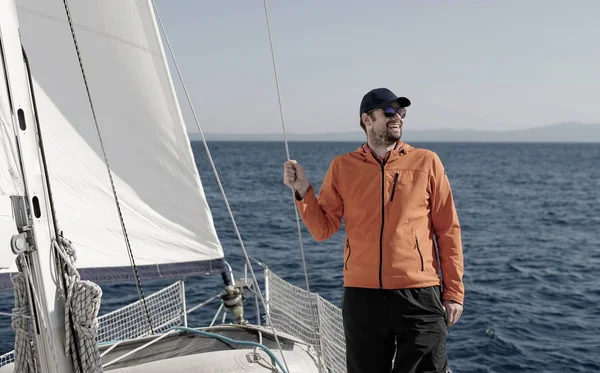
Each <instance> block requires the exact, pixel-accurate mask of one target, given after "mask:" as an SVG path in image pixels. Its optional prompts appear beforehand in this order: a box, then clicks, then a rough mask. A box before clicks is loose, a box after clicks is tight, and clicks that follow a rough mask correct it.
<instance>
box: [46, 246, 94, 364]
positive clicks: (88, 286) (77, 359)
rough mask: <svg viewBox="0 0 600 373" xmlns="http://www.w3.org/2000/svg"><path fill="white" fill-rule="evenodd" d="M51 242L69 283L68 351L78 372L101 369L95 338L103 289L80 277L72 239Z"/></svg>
mask: <svg viewBox="0 0 600 373" xmlns="http://www.w3.org/2000/svg"><path fill="white" fill-rule="evenodd" d="M52 245H53V246H54V248H55V249H56V252H57V253H58V254H59V255H60V259H58V261H59V263H60V264H62V265H60V269H61V270H62V274H63V277H64V280H65V283H66V284H67V291H66V295H65V354H66V355H67V356H71V357H72V361H73V364H74V366H75V371H76V372H77V371H79V372H85V373H88V372H89V373H100V372H102V359H101V357H100V352H99V350H98V346H97V344H96V339H97V336H98V311H100V301H101V299H102V289H101V288H100V287H99V286H98V285H96V284H95V283H93V282H91V281H82V280H81V278H80V276H79V273H78V272H77V269H76V267H75V261H76V255H75V250H74V249H73V246H72V245H71V242H70V241H69V240H67V239H66V238H64V237H63V236H59V237H58V238H57V239H55V240H53V241H52Z"/></svg>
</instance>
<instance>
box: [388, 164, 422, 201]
mask: <svg viewBox="0 0 600 373" xmlns="http://www.w3.org/2000/svg"><path fill="white" fill-rule="evenodd" d="M385 188H386V189H387V196H388V197H387V201H386V204H393V205H394V206H398V205H400V206H402V205H406V204H411V203H414V202H417V203H419V204H420V205H421V206H423V207H426V206H427V204H428V201H429V188H428V182H427V175H426V174H425V173H423V172H420V171H405V170H390V171H387V173H386V185H385Z"/></svg>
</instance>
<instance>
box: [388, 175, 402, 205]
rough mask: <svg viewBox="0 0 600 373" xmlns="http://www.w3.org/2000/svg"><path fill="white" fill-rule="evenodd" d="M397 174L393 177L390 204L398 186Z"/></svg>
mask: <svg viewBox="0 0 600 373" xmlns="http://www.w3.org/2000/svg"><path fill="white" fill-rule="evenodd" d="M399 175H400V173H399V172H396V176H394V186H393V187H392V195H391V196H390V202H392V201H393V200H394V193H395V192H396V185H397V184H398V176H399Z"/></svg>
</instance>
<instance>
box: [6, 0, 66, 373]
mask: <svg viewBox="0 0 600 373" xmlns="http://www.w3.org/2000/svg"><path fill="white" fill-rule="evenodd" d="M0 41H1V45H2V52H3V55H2V59H1V60H0V61H1V63H2V64H3V66H2V67H3V69H4V74H5V76H6V77H7V87H0V89H6V90H7V94H8V95H9V101H10V102H11V108H10V109H11V114H12V119H13V123H14V126H15V130H16V139H17V144H18V150H19V156H20V161H21V167H22V173H23V182H24V186H25V198H24V200H25V206H26V209H27V210H28V212H29V213H28V214H27V218H26V220H27V225H29V228H30V229H29V230H27V229H25V231H26V232H27V235H28V238H29V245H30V249H29V252H28V253H27V261H28V263H29V267H30V268H31V275H32V290H33V291H32V294H31V297H30V299H31V301H32V309H33V316H34V317H35V321H34V322H33V327H34V333H33V337H34V343H35V347H36V352H37V355H38V359H39V363H40V368H41V370H42V372H48V373H72V372H73V365H72V363H71V360H70V358H69V357H67V356H66V355H65V331H64V330H65V320H64V296H63V292H62V291H61V289H62V286H61V281H62V279H61V278H60V275H58V274H57V272H56V270H55V264H54V261H53V254H52V240H53V238H54V236H55V224H54V220H53V216H52V210H51V203H50V195H49V193H48V191H49V185H48V184H47V179H46V169H45V166H44V154H43V150H42V147H41V134H40V133H38V129H37V123H36V122H35V112H34V102H33V96H32V87H31V86H30V84H29V82H30V79H29V71H28V68H27V64H26V62H25V56H24V52H23V49H22V46H21V40H20V35H19V21H18V17H17V9H16V4H15V1H14V0H12V1H4V0H3V1H0ZM19 228H21V227H19ZM20 230H21V229H20ZM4 245H5V247H7V246H8V245H9V243H8V242H6V243H4Z"/></svg>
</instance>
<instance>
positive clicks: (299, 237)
mask: <svg viewBox="0 0 600 373" xmlns="http://www.w3.org/2000/svg"><path fill="white" fill-rule="evenodd" d="M263 3H264V8H265V19H266V21H267V31H268V33H269V46H270V49H271V61H272V63H273V74H274V76H275V87H276V89H277V101H278V103H279V115H280V117H281V126H282V129H283V137H284V144H285V153H286V157H287V160H288V161H289V160H290V148H289V145H288V137H287V129H286V126H285V119H284V116H283V104H282V100H281V91H280V89H279V77H278V75H277V64H276V63H275V51H274V48H273V37H272V35H271V22H270V20H269V10H268V7H267V0H263ZM295 200H296V196H295V191H294V190H293V189H292V203H293V204H294V212H295V213H296V227H297V230H298V242H299V243H300V254H301V256H302V269H303V270H304V279H305V281H306V291H307V292H309V293H310V285H309V281H308V270H307V266H306V259H305V255H304V245H303V243H302V229H301V226H300V215H299V213H298V208H297V207H296V202H295ZM308 300H309V303H310V309H311V311H314V310H315V306H314V304H313V301H312V297H308ZM311 313H312V316H313V317H312V322H313V325H314V327H315V330H316V331H317V333H319V332H318V331H319V328H318V326H319V325H320V322H319V313H318V310H317V312H316V318H317V320H315V313H314V312H311ZM319 334H320V333H319ZM319 341H320V336H319ZM317 352H318V354H319V356H321V346H320V343H319V345H317ZM320 370H321V365H320V364H319V371H320Z"/></svg>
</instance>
